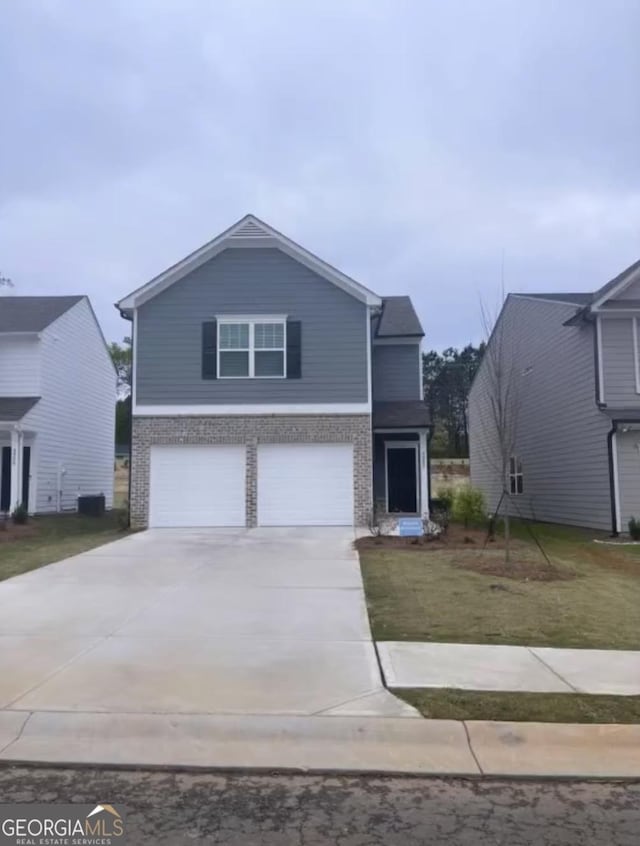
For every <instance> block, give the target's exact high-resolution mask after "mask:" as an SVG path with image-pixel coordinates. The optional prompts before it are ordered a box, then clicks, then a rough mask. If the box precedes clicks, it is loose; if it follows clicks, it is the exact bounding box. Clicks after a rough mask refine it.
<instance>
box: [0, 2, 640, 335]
mask: <svg viewBox="0 0 640 846" xmlns="http://www.w3.org/2000/svg"><path fill="white" fill-rule="evenodd" d="M638 31H640V3H637V2H635V0H627V2H625V0H608V1H605V0H590V2H585V0H563V2H562V3H560V2H552V0H529V2H525V0H522V2H517V3H515V2H510V0H502V2H501V0H483V2H482V3H480V2H476V0H448V2H447V3H446V4H445V3H441V2H438V0H423V2H421V1H420V0H415V1H414V0H351V2H344V0H341V2H338V0H317V2H305V3H300V2H297V0H282V2H277V0H269V2H267V0H264V2H259V0H243V2H242V3H235V2H231V0H229V2H216V3H211V2H207V0H202V2H198V0H187V2H184V0H182V2H178V0H176V2H160V0H144V2H143V0H135V2H124V0H121V2H110V3H108V4H100V5H98V4H92V3H83V4H79V3H75V2H72V1H71V0H68V2H66V1H64V0H59V2H56V0H48V2H47V0H41V2H36V1H35V0H22V2H21V3H20V4H12V5H8V6H7V7H6V8H5V9H3V27H2V40H3V44H2V50H0V102H1V103H2V104H3V106H2V123H3V131H2V135H1V138H2V142H1V144H2V155H1V156H0V268H1V269H2V270H3V271H4V272H5V273H6V274H9V275H11V276H12V278H13V279H14V281H15V283H16V286H17V287H16V290H18V291H20V292H22V293H43V292H53V291H57V292H68V293H76V292H86V293H88V294H89V295H90V296H91V298H92V300H93V302H94V305H95V307H96V310H97V313H98V315H99V318H100V320H101V322H102V323H103V326H104V329H105V333H106V334H107V336H108V337H109V338H119V337H121V336H122V335H123V334H125V332H126V331H127V326H126V324H124V323H123V322H122V321H121V320H120V319H119V317H118V315H117V313H116V311H115V310H114V309H113V306H112V303H113V302H114V300H116V299H117V298H119V297H121V296H122V295H124V294H125V293H127V292H128V291H129V290H130V289H132V288H134V287H136V286H137V285H139V284H141V283H143V282H144V281H146V280H147V279H148V278H149V277H150V276H152V275H153V274H155V273H157V272H159V271H161V270H163V269H164V268H165V267H166V266H168V265H169V264H171V263H173V262H174V261H176V260H177V259H179V258H181V257H182V256H183V255H184V254H186V253H187V252H188V251H190V250H191V249H193V248H195V247H197V246H199V245H200V244H202V243H204V242H205V241H206V240H208V239H209V238H211V237H213V236H214V235H215V234H217V233H218V232H219V231H220V230H222V229H223V228H225V227H226V226H228V225H229V224H230V223H232V222H233V221H234V220H235V219H237V218H239V217H240V216H241V215H243V214H244V213H246V212H247V211H253V212H255V213H256V214H258V215H260V216H261V217H263V218H264V219H266V220H267V221H268V222H270V223H272V224H273V225H274V226H275V227H276V228H278V229H280V230H282V231H284V232H285V233H286V234H288V235H290V236H291V237H292V238H294V239H296V240H298V241H300V242H301V243H302V244H303V245H304V246H306V247H308V248H309V249H311V250H313V251H314V252H316V253H318V254H320V255H321V256H322V257H323V258H326V259H327V260H328V261H330V262H332V263H333V264H336V265H338V266H339V267H341V268H342V269H343V270H344V271H345V272H347V273H350V274H351V275H353V276H355V277H356V278H358V279H359V280H360V281H362V282H363V283H364V284H366V285H368V286H370V287H372V288H373V289H374V290H376V291H379V292H380V293H383V294H384V293H403V292H407V293H410V294H411V295H412V296H413V298H414V300H415V303H416V306H417V308H418V310H419V313H420V316H421V318H422V320H423V323H424V325H425V329H426V331H427V335H428V339H427V340H428V342H429V343H431V344H433V345H435V346H437V347H444V346H447V345H458V344H463V343H465V342H466V341H467V340H469V339H477V338H478V337H479V335H480V325H479V324H480V321H479V317H478V312H479V309H478V299H479V297H480V296H483V297H485V298H486V299H488V300H490V301H495V298H496V296H497V293H498V288H499V281H500V265H501V257H502V255H503V253H504V256H505V277H506V286H507V288H510V289H513V290H542V289H554V288H555V289H561V288H569V289H572V288H573V289H582V288H586V289H591V288H595V287H597V286H599V285H600V284H602V283H603V282H604V281H606V280H607V279H608V278H610V277H611V276H613V275H615V274H616V273H617V272H618V271H619V270H621V269H622V268H623V267H624V266H625V265H627V264H629V263H631V261H633V260H635V259H636V258H638V255H639V254H640V153H639V151H638V150H639V147H638V143H637V140H638V138H639V137H640V96H639V89H638V82H639V80H640V53H639V52H638V50H637V33H638Z"/></svg>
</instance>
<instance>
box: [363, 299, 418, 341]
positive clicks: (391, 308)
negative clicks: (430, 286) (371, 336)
mask: <svg viewBox="0 0 640 846" xmlns="http://www.w3.org/2000/svg"><path fill="white" fill-rule="evenodd" d="M403 335H405V336H406V335H415V336H419V337H421V336H422V335H424V332H423V330H422V326H421V325H420V321H419V320H418V315H417V314H416V312H415V309H414V307H413V303H412V302H411V298H410V297H382V313H381V314H380V316H379V317H378V319H377V323H376V324H375V336H376V337H377V338H397V337H402V336H403Z"/></svg>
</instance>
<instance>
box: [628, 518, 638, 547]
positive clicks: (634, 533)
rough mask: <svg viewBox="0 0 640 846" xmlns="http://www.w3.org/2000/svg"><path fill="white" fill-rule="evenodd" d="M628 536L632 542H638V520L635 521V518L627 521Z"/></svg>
mask: <svg viewBox="0 0 640 846" xmlns="http://www.w3.org/2000/svg"><path fill="white" fill-rule="evenodd" d="M629 534H630V535H631V539H632V540H634V541H637V540H640V520H636V518H635V517H632V518H631V520H629Z"/></svg>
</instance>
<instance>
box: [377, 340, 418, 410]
mask: <svg viewBox="0 0 640 846" xmlns="http://www.w3.org/2000/svg"><path fill="white" fill-rule="evenodd" d="M419 351H420V345H419V344H381V345H378V346H376V345H374V347H373V361H372V365H371V370H372V373H371V376H372V380H373V399H374V401H376V400H377V401H379V402H383V401H389V402H390V401H394V400H416V399H420V365H421V362H420V355H419Z"/></svg>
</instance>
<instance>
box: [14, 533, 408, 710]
mask: <svg viewBox="0 0 640 846" xmlns="http://www.w3.org/2000/svg"><path fill="white" fill-rule="evenodd" d="M352 542H353V532H352V531H351V530H347V529H255V530H249V531H247V530H241V529H238V530H234V529H229V530H220V529H219V530H213V529H212V530H170V529H156V530H150V531H146V532H143V533H140V534H136V535H132V536H130V537H128V538H125V539H122V540H119V541H116V542H115V543H110V544H107V545H105V546H102V547H99V548H97V549H94V550H91V551H90V552H87V553H84V554H82V555H78V556H75V557H73V558H69V559H67V560H65V561H62V562H59V563H57V564H53V565H50V566H48V567H43V568H41V569H39V570H35V571H33V572H31V573H27V574H25V575H23V576H19V577H17V578H14V579H10V580H8V581H6V582H2V583H0V643H1V645H2V648H1V650H0V708H1V709H6V711H12V712H19V711H29V712H36V713H37V712H86V713H94V714H95V713H108V714H194V715H195V714H218V715H224V714H243V715H275V714H277V715H319V714H321V715H325V716H326V715H335V716H346V715H351V716H358V715H359V716H415V715H416V714H415V712H414V711H413V709H411V708H409V706H407V705H405V704H404V703H402V702H401V701H400V700H398V699H397V698H396V697H394V696H392V695H391V694H390V693H388V692H387V691H385V690H384V688H383V686H382V682H381V678H380V673H379V669H378V664H377V660H376V655H375V651H374V647H373V644H372V642H371V635H370V631H369V624H368V620H367V614H366V609H365V600H364V593H363V589H362V582H361V578H360V570H359V566H358V561H357V557H356V555H355V553H354V551H353V549H352ZM7 716H8V715H7Z"/></svg>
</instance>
